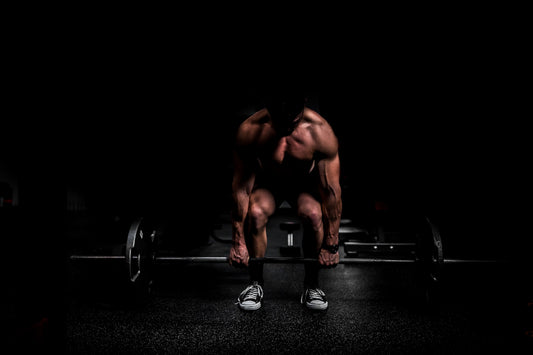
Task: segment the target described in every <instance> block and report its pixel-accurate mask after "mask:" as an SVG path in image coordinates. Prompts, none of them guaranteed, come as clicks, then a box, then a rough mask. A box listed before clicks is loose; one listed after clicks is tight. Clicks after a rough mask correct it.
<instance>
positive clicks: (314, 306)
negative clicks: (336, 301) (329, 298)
mask: <svg viewBox="0 0 533 355" xmlns="http://www.w3.org/2000/svg"><path fill="white" fill-rule="evenodd" d="M305 306H306V307H307V308H309V309H312V310H313V311H323V310H325V309H327V308H328V306H329V303H328V302H326V303H324V304H321V305H317V304H311V303H307V302H306V303H305Z"/></svg>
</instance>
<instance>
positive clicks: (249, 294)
mask: <svg viewBox="0 0 533 355" xmlns="http://www.w3.org/2000/svg"><path fill="white" fill-rule="evenodd" d="M261 293H262V292H261V286H259V285H256V284H253V285H250V286H248V287H246V288H245V289H244V291H242V292H241V295H240V296H239V300H242V302H244V301H247V300H255V299H257V297H258V296H259V297H261Z"/></svg>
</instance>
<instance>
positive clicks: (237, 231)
mask: <svg viewBox="0 0 533 355" xmlns="http://www.w3.org/2000/svg"><path fill="white" fill-rule="evenodd" d="M249 199H250V195H249V194H248V193H247V192H246V191H238V192H236V193H234V196H233V209H232V214H231V224H232V240H233V244H234V245H238V244H244V243H245V239H244V220H245V219H246V214H247V211H248V204H249Z"/></svg>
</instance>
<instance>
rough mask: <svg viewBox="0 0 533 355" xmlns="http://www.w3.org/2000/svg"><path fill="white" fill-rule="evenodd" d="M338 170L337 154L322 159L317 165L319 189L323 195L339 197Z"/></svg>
mask: <svg viewBox="0 0 533 355" xmlns="http://www.w3.org/2000/svg"><path fill="white" fill-rule="evenodd" d="M340 168H341V166H340V159H339V155H338V154H335V155H334V156H333V157H331V158H324V159H322V160H321V161H320V162H319V163H318V169H319V175H320V187H321V189H322V190H323V191H324V192H325V193H333V194H335V195H340Z"/></svg>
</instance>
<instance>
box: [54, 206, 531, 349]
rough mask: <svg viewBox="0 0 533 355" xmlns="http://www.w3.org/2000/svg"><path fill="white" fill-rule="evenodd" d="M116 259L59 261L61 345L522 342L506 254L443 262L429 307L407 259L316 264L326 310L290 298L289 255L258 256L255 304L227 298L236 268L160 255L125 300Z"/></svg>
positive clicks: (226, 232) (282, 237)
mask: <svg viewBox="0 0 533 355" xmlns="http://www.w3.org/2000/svg"><path fill="white" fill-rule="evenodd" d="M287 219H290V217H286V216H277V215H276V216H274V217H273V218H272V219H271V220H270V221H269V225H268V233H269V244H268V252H267V255H269V256H276V255H279V254H280V246H282V245H284V244H285V243H286V234H285V232H283V231H280V230H279V228H278V225H279V222H280V221H282V220H287ZM229 238H231V232H230V225H229V224H223V225H222V226H221V228H220V229H218V230H217V231H216V233H215V235H214V236H212V237H210V239H209V241H208V242H207V243H205V244H203V245H200V246H197V247H195V248H193V249H191V250H189V251H188V252H187V253H188V254H187V255H197V256H215V255H223V256H226V255H227V254H228V251H229V248H230V244H228V243H227V240H228V239H229ZM300 243H301V231H296V232H295V245H300ZM115 249H116V250H117V253H119V252H118V250H120V246H116V248H115ZM340 253H341V256H342V255H343V251H342V250H341V251H340ZM111 265H113V266H111ZM121 266H123V265H122V264H121V263H120V262H119V263H116V262H114V261H109V262H107V263H105V262H104V263H87V264H85V263H80V264H75V265H69V268H68V285H67V296H66V312H65V314H66V315H65V344H64V346H65V352H66V353H68V354H96V353H98V354H103V353H113V354H227V353H231V354H258V353H261V354H311V353H329V354H481V353H486V352H487V351H491V353H497V354H502V353H505V354H519V353H526V351H525V349H526V347H529V346H530V345H531V342H530V341H529V338H526V337H524V324H523V319H522V318H521V317H522V316H523V315H524V314H523V313H522V312H521V311H522V309H521V304H520V302H519V300H518V298H517V294H516V293H515V292H514V290H515V289H516V287H515V284H514V282H515V280H514V279H513V278H511V277H509V275H510V274H509V272H510V270H509V267H510V266H505V265H503V266H502V265H498V266H494V265H447V266H446V268H445V269H444V274H443V279H442V284H441V286H440V289H439V294H438V295H439V296H438V298H437V300H436V301H435V303H434V304H433V305H431V306H428V305H426V304H425V303H424V302H423V290H421V288H420V287H419V285H418V284H417V281H416V280H415V278H414V276H413V271H414V270H413V265H412V264H400V265H398V264H395V265H387V264H361V265H338V266H337V267H336V268H334V269H328V270H322V271H321V273H320V283H321V287H322V289H323V290H324V291H325V292H326V294H327V297H328V300H329V303H330V306H329V309H328V310H327V311H324V312H312V311H309V310H307V309H305V308H304V307H303V306H302V305H301V304H300V303H299V301H300V293H301V292H302V286H303V285H302V280H303V266H302V265H298V264H290V265H280V264H268V265H265V267H264V276H265V286H264V300H263V301H264V302H263V305H262V307H261V308H260V309H259V310H257V311H254V312H244V311H241V310H240V309H239V308H238V306H237V305H236V304H235V302H236V298H237V296H238V295H239V293H240V292H241V291H242V289H243V288H244V287H245V286H246V285H247V282H248V274H247V272H246V270H242V269H235V268H232V267H230V266H229V265H226V264H188V265H159V266H158V267H157V270H156V271H157V272H156V274H155V276H154V282H153V285H152V293H151V296H150V298H149V299H148V301H147V302H145V303H142V304H132V303H131V302H130V301H131V298H132V295H131V293H128V292H127V291H124V290H123V289H122V286H121V285H122V284H121V282H119V281H118V280H119V279H120V280H121V277H124V276H125V275H124V274H123V272H124V269H123V268H121Z"/></svg>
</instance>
